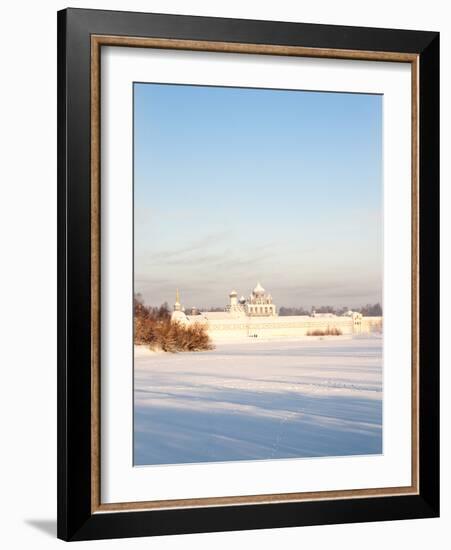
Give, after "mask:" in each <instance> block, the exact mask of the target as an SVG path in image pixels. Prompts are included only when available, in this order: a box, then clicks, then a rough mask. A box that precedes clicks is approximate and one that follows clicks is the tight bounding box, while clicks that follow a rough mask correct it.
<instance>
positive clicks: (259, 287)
mask: <svg viewBox="0 0 451 550" xmlns="http://www.w3.org/2000/svg"><path fill="white" fill-rule="evenodd" d="M252 292H253V293H254V294H255V295H257V296H262V295H263V294H264V293H265V289H264V288H263V287H262V285H261V284H260V283H259V282H258V283H257V286H256V287H255V288H254V290H253V291H252Z"/></svg>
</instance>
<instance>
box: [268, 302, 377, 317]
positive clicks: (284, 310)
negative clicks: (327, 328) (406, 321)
mask: <svg viewBox="0 0 451 550" xmlns="http://www.w3.org/2000/svg"><path fill="white" fill-rule="evenodd" d="M349 309H352V311H357V312H359V313H361V314H362V315H363V316H364V317H381V316H382V306H381V305H380V304H367V305H366V306H362V307H360V308H357V309H355V308H348V307H335V306H321V307H312V309H311V310H307V309H305V308H303V307H284V306H282V307H280V308H279V315H280V316H281V317H284V316H288V315H311V313H312V311H315V312H316V313H333V314H334V315H344V314H345V313H346V312H347V311H349Z"/></svg>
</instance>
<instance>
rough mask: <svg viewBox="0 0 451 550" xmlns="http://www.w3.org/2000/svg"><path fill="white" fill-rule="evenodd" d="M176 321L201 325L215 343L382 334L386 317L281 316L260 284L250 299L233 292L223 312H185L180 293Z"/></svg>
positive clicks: (176, 307) (176, 303) (351, 312)
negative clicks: (322, 333) (329, 333)
mask: <svg viewBox="0 0 451 550" xmlns="http://www.w3.org/2000/svg"><path fill="white" fill-rule="evenodd" d="M172 320H174V321H177V322H180V323H183V324H191V323H201V324H202V325H204V326H205V328H206V329H207V330H208V333H209V336H210V338H211V339H212V340H213V341H226V340H242V339H244V340H246V339H248V338H253V339H260V340H268V339H271V340H274V339H276V340H277V339H286V338H298V337H301V336H308V335H309V334H311V333H312V332H315V331H326V330H331V329H337V330H339V331H340V333H341V334H344V335H346V334H348V335H352V334H359V333H370V332H380V331H381V330H382V317H363V316H362V314H361V313H359V312H356V311H348V312H347V313H346V314H345V315H343V316H338V315H334V314H331V313H326V314H317V313H315V312H312V313H311V314H310V315H292V316H279V315H278V314H277V307H276V305H275V304H274V302H273V299H272V296H271V294H270V293H269V292H267V291H266V290H265V289H264V288H263V287H262V285H261V284H260V283H259V282H257V284H256V286H255V288H254V289H253V290H252V292H251V293H250V294H249V296H248V297H247V298H245V297H244V296H241V297H240V298H238V293H237V292H236V290H232V291H231V292H230V293H229V302H228V304H227V305H226V306H225V307H224V310H223V311H202V312H199V311H197V310H196V309H195V308H193V309H192V310H191V311H189V312H187V311H185V308H184V307H183V306H182V304H181V301H180V294H179V291H178V290H177V291H176V299H175V304H174V310H173V312H172Z"/></svg>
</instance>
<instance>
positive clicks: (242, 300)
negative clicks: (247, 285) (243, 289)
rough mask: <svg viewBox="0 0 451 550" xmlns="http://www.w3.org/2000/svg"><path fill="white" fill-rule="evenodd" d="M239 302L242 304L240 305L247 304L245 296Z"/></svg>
mask: <svg viewBox="0 0 451 550" xmlns="http://www.w3.org/2000/svg"><path fill="white" fill-rule="evenodd" d="M238 301H239V302H240V304H245V303H246V298H245V297H244V296H241V298H240V299H239V300H238Z"/></svg>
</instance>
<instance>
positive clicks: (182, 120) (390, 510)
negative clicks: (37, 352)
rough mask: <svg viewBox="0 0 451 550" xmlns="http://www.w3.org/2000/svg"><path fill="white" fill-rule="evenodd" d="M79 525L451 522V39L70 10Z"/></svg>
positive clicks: (64, 19)
mask: <svg viewBox="0 0 451 550" xmlns="http://www.w3.org/2000/svg"><path fill="white" fill-rule="evenodd" d="M58 93H59V102H58V190H59V191H58V192H59V198H58V201H59V218H58V224H59V231H58V234H59V253H58V254H59V257H58V262H59V289H58V290H59V324H58V327H59V337H58V341H59V367H58V400H59V404H58V468H59V469H58V536H59V537H60V538H62V539H64V540H85V539H98V538H113V537H132V536H149V535H163V534H172V533H174V534H175V533H194V532H206V531H222V530H224V531H229V530H237V529H259V528H271V527H285V526H301V525H313V524H330V523H345V522H364V521H379V520H391V519H409V518H425V517H435V516H437V515H438V514H439V420H438V411H439V369H438V367H439V360H438V355H439V342H438V340H439V296H438V293H439V284H438V276H439V270H438V264H439V258H438V254H439V240H438V228H439V221H438V215H439V208H438V204H439V185H438V184H439V182H438V179H439V35H438V33H434V32H425V31H409V30H388V29H376V28H357V27H345V26H343V27H340V26H328V25H313V24H303V23H283V22H270V21H252V20H233V19H219V18H208V17H192V16H173V15H161V14H158V15H157V14H146V13H130V12H123V13H122V12H110V11H98V10H80V9H67V10H64V11H61V12H59V13H58Z"/></svg>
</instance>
